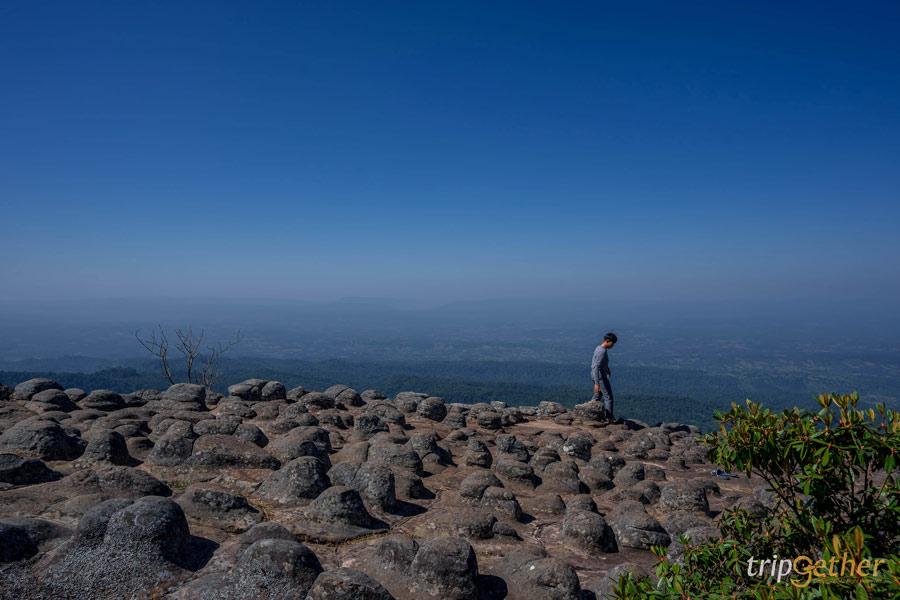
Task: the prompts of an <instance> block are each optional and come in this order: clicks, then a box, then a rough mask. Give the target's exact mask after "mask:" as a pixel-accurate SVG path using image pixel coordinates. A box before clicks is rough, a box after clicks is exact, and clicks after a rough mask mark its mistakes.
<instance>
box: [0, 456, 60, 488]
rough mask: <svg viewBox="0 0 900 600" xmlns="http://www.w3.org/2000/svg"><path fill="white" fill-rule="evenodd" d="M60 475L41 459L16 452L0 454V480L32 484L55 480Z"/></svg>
mask: <svg viewBox="0 0 900 600" xmlns="http://www.w3.org/2000/svg"><path fill="white" fill-rule="evenodd" d="M60 477H61V475H60V474H59V473H57V472H56V471H53V470H51V469H50V468H49V467H47V465H46V464H44V462H43V461H42V460H39V459H37V458H27V457H23V456H19V455H17V454H0V482H2V483H10V484H12V485H32V484H35V483H45V482H47V481H55V480H57V479H59V478H60Z"/></svg>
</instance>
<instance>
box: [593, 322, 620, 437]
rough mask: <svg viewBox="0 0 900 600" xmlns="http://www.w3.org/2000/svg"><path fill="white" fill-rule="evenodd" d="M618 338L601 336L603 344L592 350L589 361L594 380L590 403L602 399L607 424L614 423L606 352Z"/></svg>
mask: <svg viewBox="0 0 900 600" xmlns="http://www.w3.org/2000/svg"><path fill="white" fill-rule="evenodd" d="M618 341H619V338H618V337H616V334H614V333H607V334H606V335H604V336H603V343H602V344H600V345H599V346H597V349H596V350H594V358H593V359H591V379H593V380H594V397H593V398H591V401H592V402H594V401H599V400H600V397H601V396H602V397H603V406H604V408H605V409H606V421H607V423H609V424H613V423H615V422H616V418H615V417H614V416H613V393H612V387H611V386H610V385H609V376H610V375H612V371H610V370H609V356H608V355H607V351H608V350H610V349H611V348H612V347H613V346H615V345H616V342H618Z"/></svg>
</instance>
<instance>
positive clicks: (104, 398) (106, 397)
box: [81, 390, 125, 412]
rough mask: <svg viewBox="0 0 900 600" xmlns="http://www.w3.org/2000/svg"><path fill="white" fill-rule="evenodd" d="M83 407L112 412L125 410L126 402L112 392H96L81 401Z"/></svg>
mask: <svg viewBox="0 0 900 600" xmlns="http://www.w3.org/2000/svg"><path fill="white" fill-rule="evenodd" d="M81 407H82V408H89V409H92V410H103V411H107V412H111V411H114V410H119V409H120V408H125V400H123V399H122V396H120V395H119V394H117V393H115V392H113V391H111V390H94V391H93V392H91V393H90V394H88V395H87V397H86V398H85V399H84V400H82V401H81Z"/></svg>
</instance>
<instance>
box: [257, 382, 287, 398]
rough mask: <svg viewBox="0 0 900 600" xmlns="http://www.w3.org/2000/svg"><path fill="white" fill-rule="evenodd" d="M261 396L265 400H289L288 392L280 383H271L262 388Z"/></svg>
mask: <svg viewBox="0 0 900 600" xmlns="http://www.w3.org/2000/svg"><path fill="white" fill-rule="evenodd" d="M260 396H261V397H262V399H263V400H274V401H278V400H287V390H285V389H284V384H283V383H281V382H280V381H270V382H268V383H266V385H264V386H263V387H262V389H261V390H260Z"/></svg>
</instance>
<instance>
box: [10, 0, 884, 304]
mask: <svg viewBox="0 0 900 600" xmlns="http://www.w3.org/2000/svg"><path fill="white" fill-rule="evenodd" d="M898 30H900V8H898V5H897V4H896V3H892V2H877V3H861V4H860V3H855V4H852V5H851V4H848V3H841V4H830V3H823V2H815V3H799V2H789V3H783V2H781V3H776V2H737V1H722V0H716V1H709V2H677V3H676V2H639V3H590V2H585V3H568V4H567V3H531V2H409V3H400V2H396V3H375V2H359V3H357V2H280V3H269V2H256V3H246V2H222V1H217V2H208V3H203V2H152V3H151V2H109V3H72V2H24V3H15V4H8V5H6V6H4V7H3V9H2V15H0V53H2V61H0V82H2V83H0V86H2V92H0V137H2V140H3V142H2V144H0V210H2V212H0V222H2V227H3V234H2V236H0V256H2V258H0V280H2V282H3V285H0V299H3V300H22V299H35V298H64V297H68V298H91V297H116V296H121V297H135V296H142V297H146V296H159V297H202V296H228V297H244V298H247V297H251V298H252V297H260V298H303V299H314V300H322V299H330V298H339V297H344V296H378V297H381V296H384V297H412V298H422V299H429V300H435V299H447V300H456V299H479V298H495V297H560V298H595V297H614V298H616V299H648V300H665V299H669V298H671V299H673V300H696V299H713V300H716V299H720V300H729V299H735V298H741V299H743V300H748V299H749V300H753V299H756V298H759V299H763V298H769V299H773V298H774V299H777V300H790V299H802V298H805V297H816V296H819V297H821V296H822V295H828V296H833V297H835V298H839V299H841V300H846V299H860V300H875V299H881V300H883V299H885V298H892V297H896V294H897V293H898V292H900V268H898V262H900V261H898V258H900V241H898V236H897V234H896V230H897V228H898V225H900V202H898V199H900V198H898V196H900V193H898V192H900V168H898V165H900V102H898V98H900V77H898V73H900V36H897V35H896V32H897V31H898Z"/></svg>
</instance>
